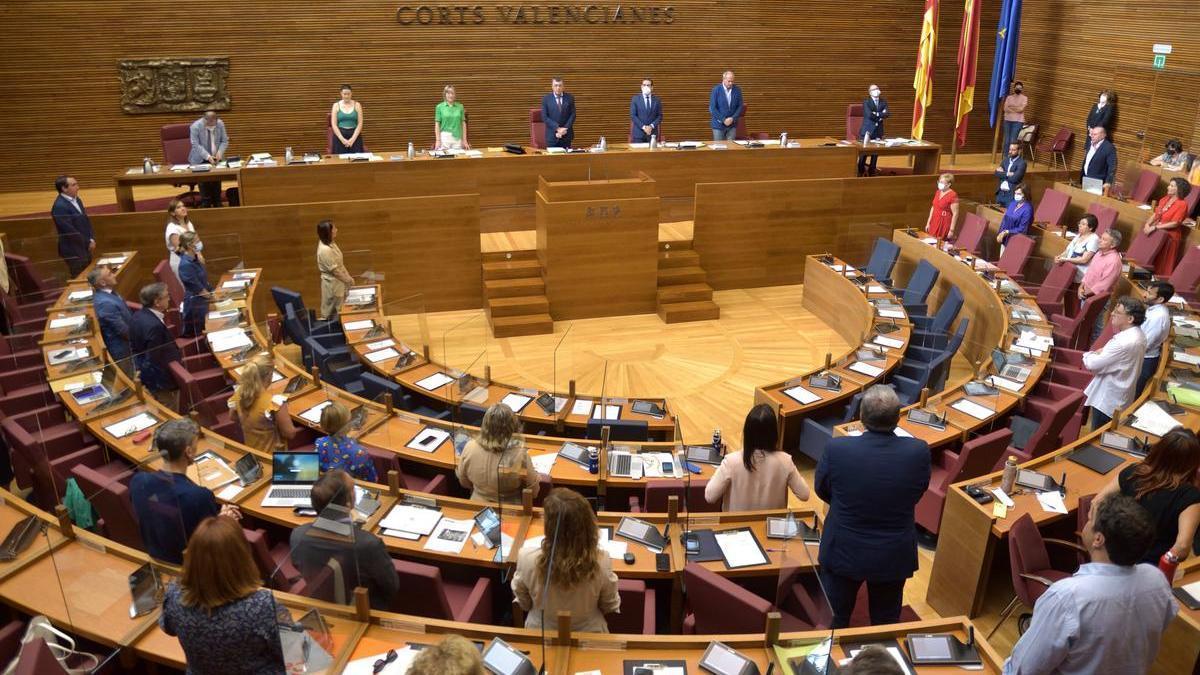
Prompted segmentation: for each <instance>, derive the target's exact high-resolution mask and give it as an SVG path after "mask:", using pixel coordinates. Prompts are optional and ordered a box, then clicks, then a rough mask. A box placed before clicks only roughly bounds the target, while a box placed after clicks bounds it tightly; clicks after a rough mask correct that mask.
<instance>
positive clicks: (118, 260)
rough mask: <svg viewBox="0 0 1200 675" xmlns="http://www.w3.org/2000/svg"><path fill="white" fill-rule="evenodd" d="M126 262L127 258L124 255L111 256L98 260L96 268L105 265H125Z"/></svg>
mask: <svg viewBox="0 0 1200 675" xmlns="http://www.w3.org/2000/svg"><path fill="white" fill-rule="evenodd" d="M125 260H126V257H125V256H123V255H110V256H107V257H105V258H101V259H99V260H97V261H96V267H103V266H105V265H124V264H125Z"/></svg>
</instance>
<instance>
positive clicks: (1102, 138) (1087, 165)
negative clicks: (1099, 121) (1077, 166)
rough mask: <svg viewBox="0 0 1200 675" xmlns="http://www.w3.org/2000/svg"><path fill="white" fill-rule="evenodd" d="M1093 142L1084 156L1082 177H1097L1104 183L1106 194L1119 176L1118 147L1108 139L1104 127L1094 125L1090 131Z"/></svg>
mask: <svg viewBox="0 0 1200 675" xmlns="http://www.w3.org/2000/svg"><path fill="white" fill-rule="evenodd" d="M1088 136H1089V138H1090V140H1091V143H1089V144H1088V148H1087V154H1085V155H1084V157H1083V170H1082V171H1081V172H1080V174H1079V175H1080V177H1081V178H1095V179H1096V180H1099V181H1102V182H1103V183H1104V194H1106V195H1107V194H1108V191H1109V189H1111V188H1112V184H1113V181H1114V180H1115V179H1116V177H1117V148H1116V146H1114V145H1113V144H1112V143H1111V142H1110V141H1109V140H1108V132H1107V131H1105V130H1104V127H1092V128H1091V129H1090V130H1089V131H1088Z"/></svg>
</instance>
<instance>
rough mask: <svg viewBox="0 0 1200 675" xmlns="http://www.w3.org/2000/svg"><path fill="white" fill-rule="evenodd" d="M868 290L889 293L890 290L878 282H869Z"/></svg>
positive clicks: (869, 291)
mask: <svg viewBox="0 0 1200 675" xmlns="http://www.w3.org/2000/svg"><path fill="white" fill-rule="evenodd" d="M867 292H868V293H887V292H888V290H887V289H886V288H884V287H883V286H880V285H878V284H868V285H867Z"/></svg>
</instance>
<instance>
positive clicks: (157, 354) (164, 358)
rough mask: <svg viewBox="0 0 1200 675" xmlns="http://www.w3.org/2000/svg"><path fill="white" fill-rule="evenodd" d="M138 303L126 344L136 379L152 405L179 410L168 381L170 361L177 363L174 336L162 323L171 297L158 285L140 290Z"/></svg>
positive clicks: (175, 393) (176, 393) (171, 380)
mask: <svg viewBox="0 0 1200 675" xmlns="http://www.w3.org/2000/svg"><path fill="white" fill-rule="evenodd" d="M138 297H139V299H140V300H141V301H142V308H141V309H139V310H138V311H136V312H134V313H133V320H132V322H131V325H130V330H129V343H130V347H132V349H133V354H134V357H133V360H134V365H136V366H137V370H138V378H139V379H140V380H141V381H142V385H143V386H144V387H146V390H147V391H149V392H150V395H151V396H153V397H154V399H155V400H156V401H158V402H159V403H161V404H163V405H165V406H167V407H168V408H170V409H171V410H178V409H179V387H178V385H176V384H175V378H173V377H171V370H170V365H171V362H172V361H181V360H182V359H183V357H182V356H181V355H180V353H179V347H178V346H177V345H176V344H175V336H174V335H172V334H171V330H170V329H169V328H167V324H166V323H165V322H164V318H165V314H166V311H167V308H168V307H169V306H170V305H171V294H170V293H169V292H168V291H167V285H166V284H162V283H156V284H149V285H147V286H143V287H142V290H141V292H140V293H138Z"/></svg>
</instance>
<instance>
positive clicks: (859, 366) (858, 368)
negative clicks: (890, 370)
mask: <svg viewBox="0 0 1200 675" xmlns="http://www.w3.org/2000/svg"><path fill="white" fill-rule="evenodd" d="M847 370H853V371H854V372H856V373H862V374H863V375H866V376H867V377H879V376H880V375H882V374H883V368H880V367H879V366H873V365H871V364H869V363H863V362H862V361H855V362H854V363H851V364H850V367H849V368H847Z"/></svg>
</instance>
